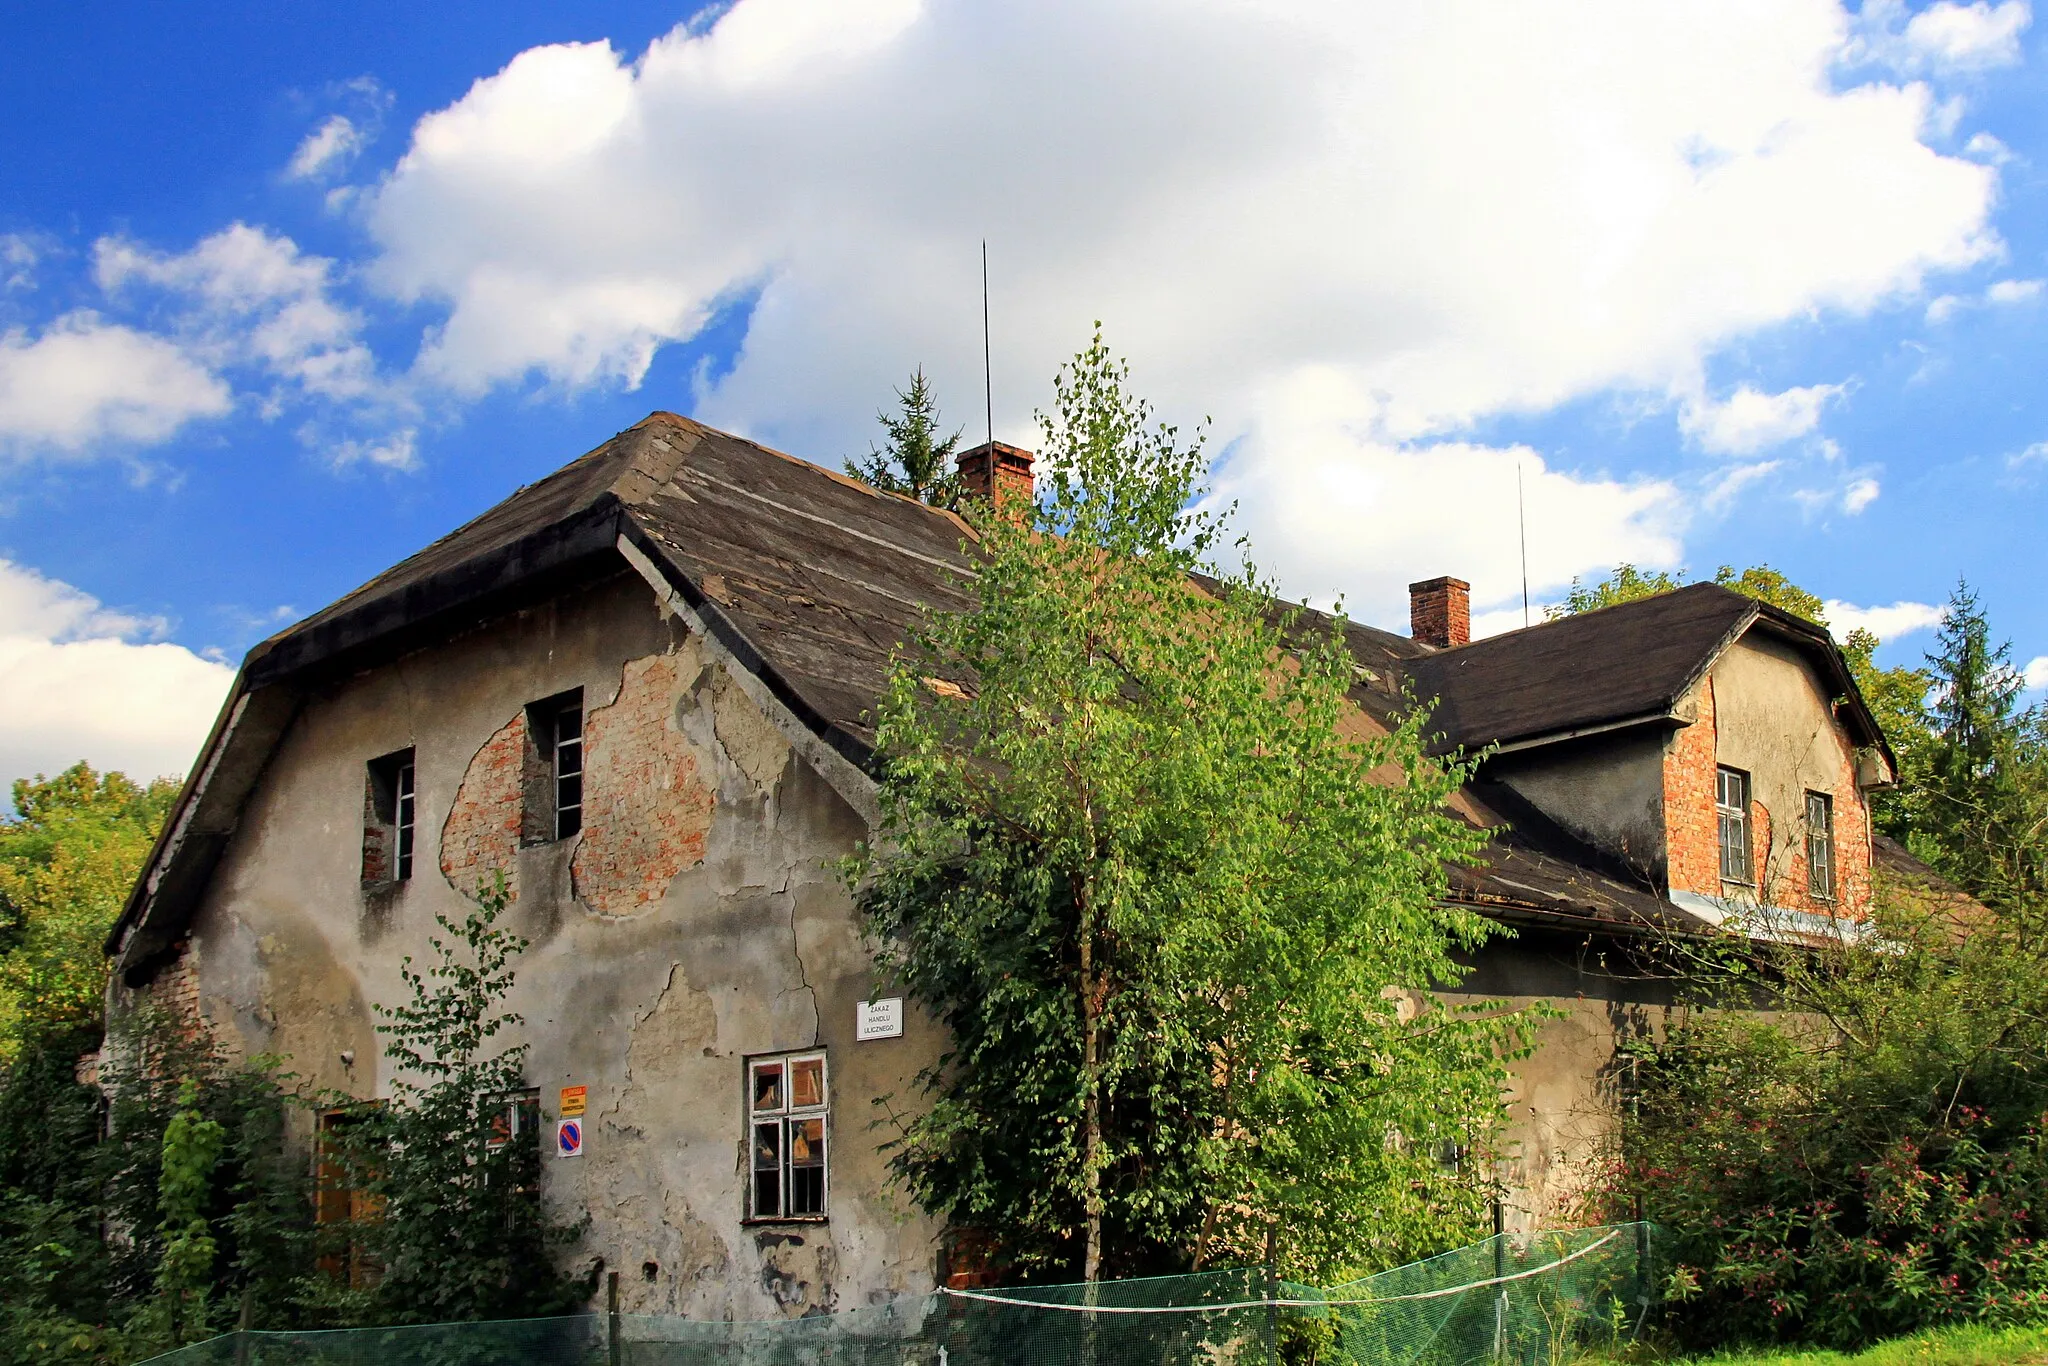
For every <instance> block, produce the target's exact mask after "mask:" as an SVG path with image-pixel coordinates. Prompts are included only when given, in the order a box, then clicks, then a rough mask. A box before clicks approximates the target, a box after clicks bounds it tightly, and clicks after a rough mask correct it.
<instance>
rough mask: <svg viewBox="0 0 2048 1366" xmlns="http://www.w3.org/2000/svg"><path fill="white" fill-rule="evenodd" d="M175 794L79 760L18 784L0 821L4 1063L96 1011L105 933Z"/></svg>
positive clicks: (0, 1063)
mask: <svg viewBox="0 0 2048 1366" xmlns="http://www.w3.org/2000/svg"><path fill="white" fill-rule="evenodd" d="M176 797H177V784H176V783H175V782H173V781H171V780H169V779H162V778H160V779H158V780H157V781H155V782H153V783H151V784H149V786H147V787H138V786H137V785H136V784H134V783H132V782H130V781H129V780H128V779H127V778H125V777H123V776H122V775H121V774H119V773H109V774H106V775H104V776H101V775H99V774H96V773H94V772H93V770H92V769H91V768H90V767H88V766H87V765H85V764H82V763H81V764H75V765H73V766H72V767H70V768H68V769H66V770H64V772H62V773H60V774H58V775H57V776H56V777H54V778H42V777H37V778H35V779H33V780H30V779H27V778H23V779H20V780H18V781H16V783H15V784H14V809H15V813H16V815H15V819H13V820H11V821H6V822H0V1067H5V1066H7V1065H8V1064H9V1063H10V1062H11V1061H12V1060H13V1059H14V1058H15V1057H16V1055H17V1054H18V1053H19V1051H20V1050H21V1049H22V1047H23V1046H24V1045H26V1044H28V1043H30V1042H31V1041H32V1040H33V1039H34V1037H35V1036H36V1035H37V1034H38V1033H39V1032H42V1031H55V1032H57V1033H65V1032H69V1031H71V1030H74V1029H76V1028H78V1027H80V1026H81V1025H89V1024H92V1023H94V1022H96V1021H97V1020H98V1019H99V1016H100V1011H101V1009H102V1005H103V999H104V996H105V994H106V982H107V967H106V957H105V955H104V954H103V953H102V952H101V948H100V946H101V943H102V941H103V940H104V939H105V938H106V934H107V931H108V930H109V929H111V928H112V927H113V923H114V918H115V917H116V916H117V915H118V914H120V910H121V904H122V902H123V901H125V900H126V898H127V896H128V891H129V889H130V888H131V887H132V886H134V883H135V877H136V874H137V872H138V871H139V870H140V869H141V867H142V861H143V859H144V858H145V857H146V856H147V855H148V853H149V848H150V845H151V844H152V843H153V842H154V841H155V839H156V833H157V831H158V829H159V828H161V826H162V825H163V821H164V817H165V816H166V815H167V814H168V813H169V811H170V808H171V803H172V802H173V801H174V800H175V799H176Z"/></svg>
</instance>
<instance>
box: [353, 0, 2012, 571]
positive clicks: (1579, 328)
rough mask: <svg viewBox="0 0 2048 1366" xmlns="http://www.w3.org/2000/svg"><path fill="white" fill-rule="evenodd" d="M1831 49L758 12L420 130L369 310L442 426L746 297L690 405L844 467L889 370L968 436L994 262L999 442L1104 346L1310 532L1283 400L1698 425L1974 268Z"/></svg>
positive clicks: (893, 10)
mask: <svg viewBox="0 0 2048 1366" xmlns="http://www.w3.org/2000/svg"><path fill="white" fill-rule="evenodd" d="M828 20H829V22H828ZM1849 43H1850V22H1849V20H1848V18H1847V16H1845V15H1844V13H1843V12H1842V11H1841V10H1840V9H1839V8H1837V7H1836V6H1835V5H1833V4H1831V3H1826V2H1825V0H1744V2H1743V3H1732V4H1729V5H1722V6H1703V7H1699V8H1696V9H1692V10H1673V9H1668V8H1653V7H1648V6H1642V5H1638V4H1633V3H1625V2H1624V0H1602V2H1601V3H1583V4H1574V5H1569V6H1557V7H1552V8H1542V7H1537V6H1505V7H1499V8H1492V9H1485V10H1480V9H1466V8H1462V7H1453V6H1414V5H1402V4H1394V3H1379V4H1348V3H1347V4H1334V3H1333V4H1326V5H1315V6H1295V7H1286V8H1280V9H1268V10H1254V9H1250V8H1247V7H1244V6H1240V5H1236V4H1229V3H1224V0H1177V2H1176V3H1166V2H1165V0H1115V2H1114V3H1108V4H1094V5H1087V6H1083V5H1080V4H1078V3H1066V2H1064V0H1061V2H1055V3H1047V4H1042V5H1031V6H1011V7H997V8H989V7H984V6H972V5H968V4H966V3H964V2H963V0H929V2H928V3H925V4H922V5H918V4H914V3H908V2H907V0H862V2H861V3H840V4H825V3H823V0H739V3H737V4H735V5H733V6H731V7H730V8H729V9H728V10H726V11H725V12H724V13H723V15H722V16H721V17H720V18H718V20H717V21H716V22H715V23H714V24H712V25H711V26H710V27H709V28H708V29H701V30H698V31H692V30H689V29H679V30H677V31H676V32H674V33H671V34H670V35H668V36H667V37H664V38H662V39H660V40H659V41H657V42H656V43H654V44H653V45H652V46H651V47H650V48H649V49H648V50H647V51H646V52H645V53H644V54H643V55H642V56H640V57H639V58H638V59H637V60H631V61H629V60H626V59H624V58H622V57H621V55H620V54H618V53H616V52H615V51H613V50H612V49H611V48H610V47H609V46H607V45H604V44H564V45H559V46H551V47H542V48H535V49H532V50H529V51H526V52H523V53H521V54H519V55H518V56H517V57H516V58H514V59H513V60H512V61H511V62H510V63H509V64H508V65H507V66H506V67H505V68H504V69H503V70H502V71H500V72H498V73H497V74H495V75H493V76H491V77H488V78H487V79H484V80H481V81H479V82H477V83H476V84H475V85H474V86H473V87H472V88H471V89H470V90H469V92H468V93H467V94H466V95H465V96H464V97H463V98H462V99H460V100H459V101H457V102H456V103H454V104H452V105H450V106H449V107H447V108H445V109H442V110H440V111H438V112H436V113H434V114H431V115H429V116H427V117H426V118H424V119H422V120H421V121H420V122H419V123H418V125H417V126H416V127H415V128H414V129H413V132H412V137H411V141H410V146H409V149H408V150H407V152H406V153H405V155H404V157H403V159H402V160H401V161H400V163H399V164H398V166H397V167H396V168H395V169H394V170H393V172H392V173H391V174H390V175H389V176H388V177H387V178H386V179H385V180H384V181H383V182H382V183H381V184H380V185H378V186H376V187H374V188H373V189H372V190H370V191H369V192H367V193H366V195H365V197H364V199H363V200H362V211H363V213H364V221H365V223H366V224H367V225H368V227H369V229H370V231H371V233H372V235H373V236H374V238H375V240H376V242H377V244H378V255H377V258H376V260H375V261H374V262H373V264H372V266H371V279H372V280H373V281H374V282H375V283H376V284H377V285H378V286H379V287H380V288H382V289H383V290H385V291H387V292H388V293H389V294H391V295H392V296H394V297H396V298H398V299H400V300H404V301H408V302H412V301H428V302H432V303H437V304H439V305H441V306H443V307H445V308H446V310H447V313H446V317H445V322H444V323H443V324H442V325H441V326H439V327H438V328H436V329H435V330H434V332H433V333H432V334H431V335H430V336H429V338H428V340H427V343H426V345H425V346H424V347H423V348H422V350H421V353H420V356H419V359H418V363H417V373H418V375H419V376H420V377H422V378H424V379H427V380H431V381H433V382H435V383H438V384H440V385H444V386H447V387H448V388H450V389H452V390H454V391H456V392H458V393H476V392H480V391H482V390H484V389H487V388H489V387H491V386H493V385H498V384H507V383H519V382H522V381H526V380H530V379H533V378H535V377H538V378H539V379H540V380H542V381H543V382H546V383H550V384H556V385H563V386H570V387H574V386H579V385H588V384H612V385H626V386H631V385H635V384H637V383H639V381H640V380H641V379H642V378H643V377H644V376H645V374H646V373H647V369H648V366H649V364H650V361H651V358H652V356H653V355H654V353H655V351H656V350H657V349H659V348H660V347H661V346H663V345H665V344H668V343H670V342H673V341H676V340H679V339H683V338H687V337H690V336H692V335H694V334H695V333H696V332H697V331H698V330H699V329H700V328H702V327H703V326H704V325H705V324H706V322H707V321H708V320H709V319H710V318H712V317H714V316H715V315H716V314H717V313H718V311H719V310H720V309H721V308H722V307H724V306H726V305H728V304H729V303H730V302H731V301H732V300H734V299H736V298H742V297H746V298H756V299H757V302H756V304H755V306H754V310H753V313H752V320H751V326H750V329H749V331H748V334H747V337H746V342H745V346H744V348H743V350H742V352H741V354H740V355H739V356H738V358H737V364H736V366H735V367H734V369H733V370H732V371H731V373H730V374H728V375H726V376H724V377H723V378H721V379H719V380H718V381H716V382H715V383H711V384H707V385H706V386H705V388H704V389H703V391H702V392H700V393H699V394H698V395H697V398H696V402H695V405H694V406H695V409H696V411H697V412H698V413H699V414H700V415H701V416H704V417H705V418H707V419H708V420H711V421H714V422H721V423H724V424H726V425H732V426H737V427H741V428H743V429H746V430H749V431H750V432H752V433H754V434H756V435H760V436H762V437H764V438H765V439H769V440H773V441H776V442H778V443H779V444H783V445H786V446H788V447H789V448H791V449H793V450H796V451H799V452H811V453H824V454H825V455H826V456H828V457H829V455H830V453H832V452H835V451H838V450H842V449H858V448H859V447H860V446H861V445H862V444H863V443H864V441H865V438H866V435H867V434H866V432H865V430H863V428H864V426H865V424H866V417H867V415H868V414H870V413H871V412H872V410H873V408H874V406H875V403H876V401H877V396H886V395H887V393H888V392H889V386H890V385H891V384H900V383H901V382H902V378H903V376H904V375H905V374H907V373H908V372H909V370H910V369H911V367H912V366H913V365H916V364H920V363H921V364H923V365H924V366H925V368H926V370H927V372H928V373H929V374H931V375H932V377H933V379H934V381H935V383H936V384H937V386H938V392H939V394H940V395H941V398H942V399H943V400H950V401H951V402H952V403H953V405H954V406H955V408H956V409H957V410H958V415H959V416H965V414H966V412H967V411H968V410H969V409H970V407H971V405H972V397H971V396H973V395H976V394H977V393H978V391H979V390H980V387H981V383H980V381H981V375H980V359H981V348H980V338H979V335H978V334H979V326H980V308H979V288H978V279H977V272H978V264H979V252H980V243H981V240H982V239H983V238H984V237H987V238H988V239H989V246H990V257H991V265H992V281H991V284H992V295H993V297H992V312H993V320H994V326H995V346H994V350H995V363H996V381H997V391H998V414H997V418H998V429H999V433H1006V434H1007V435H1008V436H1009V437H1010V438H1011V439H1018V438H1025V439H1028V434H1029V428H1028V425H1027V423H1026V421H1025V417H1026V414H1027V413H1028V411H1029V409H1030V407H1031V405H1032V404H1033V402H1034V401H1043V398H1044V396H1045V395H1046V393H1047V384H1046V381H1047V380H1048V379H1049V377H1050V376H1051V374H1052V372H1053V370H1054V368H1055V367H1056V366H1057V364H1058V363H1059V361H1060V360H1061V359H1062V358H1063V357H1064V356H1066V355H1067V354H1070V353H1071V352H1072V351H1073V350H1074V349H1076V347H1077V346H1078V345H1079V344H1080V342H1082V341H1083V340H1085V337H1086V328H1087V324H1088V322H1089V320H1091V319H1094V318H1101V319H1104V320H1105V322H1106V323H1107V325H1108V331H1109V337H1110V340H1111V342H1112V343H1113V345H1115V347H1116V348H1117V349H1118V350H1120V351H1123V352H1125V353H1127V354H1129V355H1131V356H1133V357H1134V358H1136V359H1138V360H1139V361H1140V362H1141V363H1142V368H1143V370H1144V374H1145V376H1146V383H1147V391H1148V392H1149V393H1150V394H1151V395H1152V396H1153V397H1154V398H1155V399H1157V400H1159V402H1160V403H1161V405H1162V407H1163V408H1164V409H1165V410H1166V411H1167V412H1168V413H1169V414H1171V415H1173V416H1175V417H1193V416H1195V415H1198V414H1201V413H1204V412H1206V413H1211V414H1214V415H1215V417H1216V419H1217V428H1216V430H1217V433H1218V435H1219V438H1220V439H1222V440H1225V441H1230V440H1236V439H1239V438H1242V439H1244V440H1245V441H1246V442H1247V443H1248V445H1247V447H1246V449H1245V452H1244V455H1245V458H1246V459H1247V460H1251V461H1256V462H1257V463H1258V465H1259V468H1260V469H1261V470H1262V471H1263V473H1262V480H1263V481H1264V482H1262V483H1260V484H1259V485H1257V486H1256V487H1254V488H1249V489H1247V490H1246V492H1247V494H1248V496H1249V497H1250V498H1252V499H1254V500H1271V501H1274V502H1282V501H1295V502H1300V501H1313V492H1314V490H1313V487H1312V483H1311V481H1312V480H1313V479H1314V478H1315V477H1316V474H1317V472H1318V469H1319V468H1320V467H1318V466H1316V465H1314V464H1312V463H1311V462H1309V461H1307V460H1306V459H1301V458H1296V457H1294V456H1291V455H1287V454H1285V453H1280V452H1276V451H1271V450H1264V449H1253V448H1255V447H1258V445H1259V443H1261V442H1263V441H1266V440H1268V439H1270V438H1269V436H1268V435H1266V434H1269V433H1271V432H1274V431H1277V430H1280V429H1282V428H1285V427H1288V426H1289V425H1290V424H1294V423H1297V422H1300V421H1307V420H1309V419H1312V418H1313V419H1316V420H1320V418H1321V413H1320V410H1316V411H1314V412H1310V413H1306V414H1303V413H1293V412H1290V411H1287V410H1286V409H1285V408H1284V407H1282V408H1276V407H1272V406H1270V405H1273V404H1283V405H1284V404H1286V403H1289V402H1293V401H1295V399H1296V397H1297V396H1298V395H1299V394H1301V393H1302V392H1304V383H1305V381H1306V380H1307V379H1309V378H1310V377H1313V376H1317V375H1322V374H1329V375H1332V376H1334V377H1335V382H1336V383H1337V385H1338V386H1339V387H1340V388H1341V389H1342V390H1343V391H1344V392H1346V393H1349V394H1353V395H1356V396H1358V401H1357V404H1356V406H1355V407H1353V408H1352V409H1351V410H1350V411H1349V412H1347V413H1346V414H1344V415H1343V420H1344V423H1345V429H1346V430H1347V431H1348V432H1349V433H1350V434H1351V436H1352V437H1353V439H1354V445H1355V446H1356V448H1357V449H1359V450H1373V451H1395V452H1398V451H1403V450H1406V449H1409V448H1410V447H1412V446H1415V445H1416V443H1421V444H1423V445H1433V444H1440V443H1442V442H1445V441H1450V442H1453V443H1455V442H1456V441H1457V440H1458V439H1459V438H1460V437H1461V435H1462V434H1463V433H1464V432H1465V431H1466V430H1467V429H1468V427H1469V424H1470V423H1472V422H1474V421H1476V420H1477V419H1480V418H1482V417H1485V416H1488V415H1492V414H1499V413H1507V412H1522V411H1539V410H1542V409H1544V408H1547V407H1550V406H1552V405H1555V404H1557V403H1560V402H1562V401H1565V400H1567V399H1570V398H1573V397H1576V396H1584V395H1588V394H1593V393H1599V392H1604V391H1610V390H1615V389H1621V390H1632V391H1638V392H1644V393H1648V394H1651V395H1654V396H1659V397H1661V396H1663V395H1666V394H1674V393H1675V394H1680V395H1683V394H1687V393H1692V392H1696V391H1697V389H1698V379H1697V377H1698V376H1699V375H1701V374H1702V373H1704V372H1705V365H1704V360H1705V358H1706V357H1707V356H1709V355H1711V354H1712V353H1713V352H1714V351H1716V350H1717V349H1718V348H1720V347H1723V346H1725V345H1727V344H1728V343H1730V342H1732V341H1734V340H1736V339H1738V338H1741V337H1743V336H1746V335H1749V334H1751V333H1753V332H1755V331H1756V330H1758V329H1761V328H1765V327H1769V326H1772V325H1774V324H1778V323H1781V322H1784V321H1786V320H1790V319H1795V318H1802V317H1807V316H1810V315H1812V314H1813V313H1815V312H1825V311H1829V310H1847V311H1851V312H1862V311H1865V310H1869V309H1872V308H1875V307H1878V306H1880V305H1882V304H1885V303H1887V302H1889V301H1895V300H1898V299H1901V298H1906V297H1910V296H1912V295H1913V294H1915V293H1916V292H1917V291H1919V290H1920V289H1921V288H1922V286H1923V284H1924V282H1925V281H1926V280H1927V278H1928V277H1929V276H1930V274H1933V273H1937V272H1941V271H1947V270H1951V269H1956V268H1960V267H1964V266H1968V265H1971V264H1973V263H1976V262H1978V261H1981V260H1984V259H1987V258H1988V257H1991V256H1993V255H1995V254H1996V253H1997V251H1998V250H1999V249H2000V245H1999V243H1998V241H1997V238H1996V236H1995V235H1994V234H1993V233H1992V232H1991V230H1990V229H1989V227H1988V221H1987V215H1988V212H1989V209H1990V207H1991V205H1992V203H1993V201H1994V199H1995V195H1996V190H1997V181H1998V172H1997V171H1996V169H1995V168H1993V167H1990V166H1987V165H1984V164H1982V163H1980V162H1977V161H1972V160H1968V159H1964V158H1961V157H1955V156H1944V155H1942V154H1940V153H1938V152H1936V151H1935V150H1934V149H1933V148H1931V147H1929V146H1928V145H1927V144H1926V143H1925V142H1924V141H1923V140H1922V139H1923V137H1925V136H1927V130H1928V127H1929V121H1930V118H1931V117H1932V114H1933V110H1934V105H1935V98H1934V95H1933V93H1932V92H1931V91H1930V90H1929V88H1927V87H1926V86H1925V85H1923V84H1912V83H1898V82H1895V81H1889V80H1885V81H1875V82H1865V83H1863V84H1861V85H1855V86H1853V87H1851V88H1846V89H1845V88H1842V87H1841V84H1840V81H1839V74H1840V63H1841V60H1842V59H1843V55H1844V53H1845V51H1846V50H1847V48H1848V46H1849ZM991 81H995V82H996V83H997V84H996V87H995V88H999V89H1000V90H1001V91H1002V92H1003V93H1002V94H1001V96H999V97H996V96H993V95H992V87H991ZM1307 387H1310V388H1312V387H1314V386H1313V385H1312V384H1310V385H1307ZM1826 387H1827V386H1817V390H1818V389H1825V388H1826ZM1764 397H1778V396H1764ZM1819 402H1820V399H1819V395H1818V392H1816V395H1815V397H1814V399H1813V400H1812V402H1811V404H1810V406H1811V407H1812V408H1814V409H1815V410H1816V411H1817V409H1818V406H1819ZM1703 411H1704V410H1703ZM1795 419H1796V420H1803V414H1802V413H1799V412H1794V413H1792V414H1790V416H1789V417H1788V416H1786V415H1785V414H1782V413H1781V414H1779V415H1778V417H1777V419H1776V420H1777V425H1778V427H1779V428H1783V427H1784V426H1785V425H1786V424H1787V423H1793V424H1794V425H1796V421H1795ZM1702 420H1703V421H1704V420H1705V419H1704V418H1703V419H1702ZM1728 421H1729V422H1732V421H1733V418H1732V416H1731V417H1730V418H1729V419H1728ZM1723 425H1726V424H1725V423H1724V424H1723ZM1738 428H1739V424H1737V428H1731V429H1730V430H1731V431H1737V434H1736V435H1732V436H1730V437H1729V438H1728V439H1729V440H1730V441H1733V442H1740V441H1745V440H1756V441H1761V440H1762V439H1763V436H1762V435H1749V436H1744V435H1741V434H1740V433H1739V431H1738ZM1716 430H1719V428H1716ZM1756 430H1758V431H1761V430H1765V429H1756ZM1558 477H1563V476H1562V474H1561V473H1560V474H1559V476H1558ZM1582 482H1584V483H1585V484H1586V485H1587V486H1588V487H1604V486H1605V481H1602V480H1601V479H1599V478H1598V477H1597V475H1593V474H1588V475H1586V476H1585V477H1584V479H1583V481H1582ZM1430 487H1433V488H1435V487H1445V486H1441V485H1430ZM1247 507H1248V509H1249V508H1250V503H1249V502H1248V504H1247ZM1373 534H1375V535H1376V534H1378V532H1377V529H1375V532H1374V533H1373ZM1365 540H1366V537H1365V536H1364V535H1363V533H1362V534H1361V536H1360V537H1359V538H1358V541H1359V543H1360V544H1363V543H1364V541H1365ZM1362 553H1363V552H1361V554H1362ZM1610 562H1611V561H1610ZM1352 563H1353V564H1354V567H1352V568H1347V567H1345V566H1343V565H1334V564H1333V565H1331V566H1328V572H1329V573H1330V574H1331V575H1333V576H1334V577H1332V578H1331V579H1328V580H1325V581H1322V582H1316V583H1309V584H1301V585H1298V587H1299V588H1300V589H1301V590H1302V591H1325V590H1327V589H1330V588H1335V587H1338V586H1341V584H1343V583H1346V582H1357V578H1356V572H1357V570H1358V569H1361V568H1362V566H1363V561H1362V560H1359V561H1355V562H1352ZM1399 572H1407V571H1405V570H1403V571H1399ZM1417 572H1421V571H1419V570H1418V571H1417Z"/></svg>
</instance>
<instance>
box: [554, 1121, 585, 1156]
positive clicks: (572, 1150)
mask: <svg viewBox="0 0 2048 1366" xmlns="http://www.w3.org/2000/svg"><path fill="white" fill-rule="evenodd" d="M582 1155H583V1121H582V1120H580V1119H565V1120H563V1121H562V1122H561V1123H560V1124H557V1125H556V1126H555V1156H556V1157H581V1156H582Z"/></svg>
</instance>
